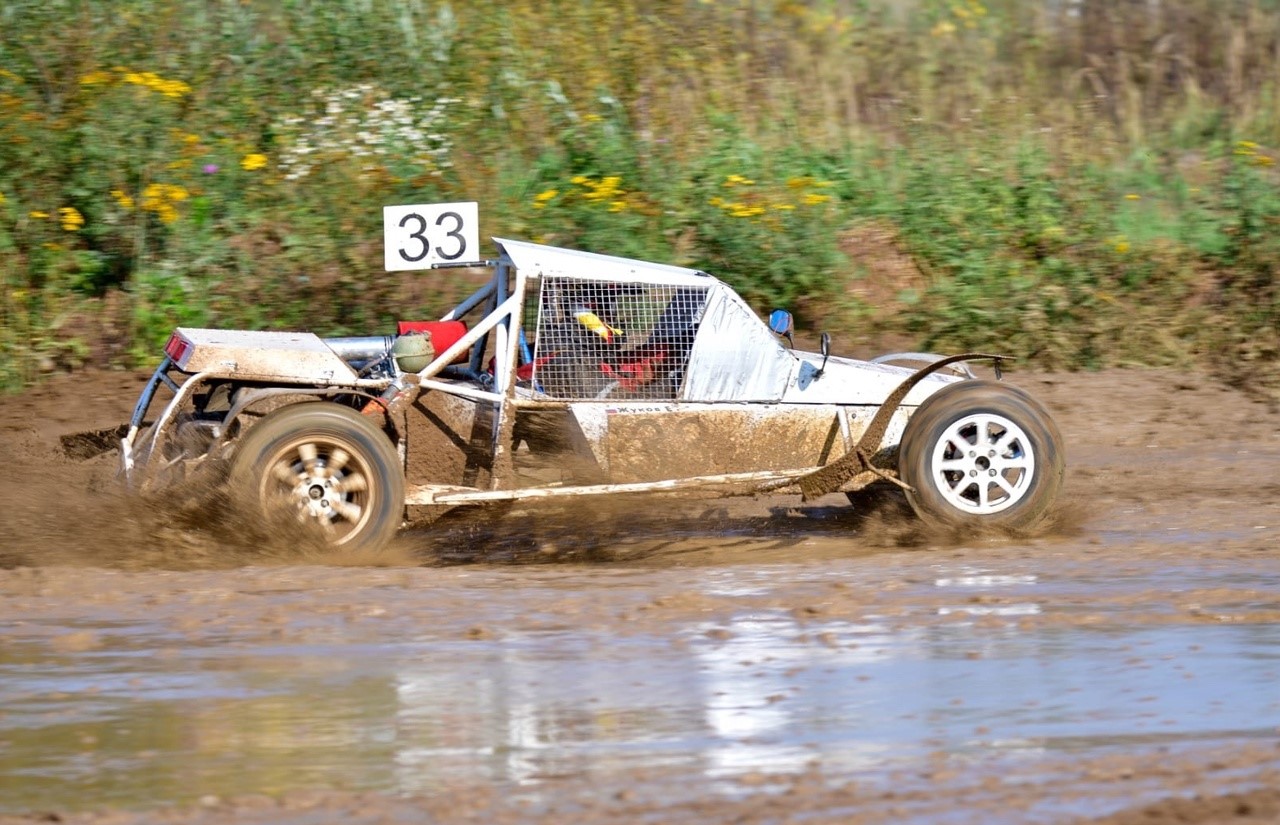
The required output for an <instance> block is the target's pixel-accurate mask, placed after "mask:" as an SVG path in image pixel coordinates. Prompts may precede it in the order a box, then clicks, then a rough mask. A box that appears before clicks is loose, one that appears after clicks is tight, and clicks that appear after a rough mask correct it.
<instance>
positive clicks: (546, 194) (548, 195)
mask: <svg viewBox="0 0 1280 825" xmlns="http://www.w3.org/2000/svg"><path fill="white" fill-rule="evenodd" d="M559 194H560V190H559V189H547V190H545V191H543V192H539V193H538V194H536V195H534V196H533V199H534V200H535V201H537V202H538V203H546V202H547V201H549V200H551V199H553V198H554V197H555V196H556V195H559Z"/></svg>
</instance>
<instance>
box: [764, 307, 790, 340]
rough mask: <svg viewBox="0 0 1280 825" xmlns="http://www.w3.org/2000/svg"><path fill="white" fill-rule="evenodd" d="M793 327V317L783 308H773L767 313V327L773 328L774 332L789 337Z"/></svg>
mask: <svg viewBox="0 0 1280 825" xmlns="http://www.w3.org/2000/svg"><path fill="white" fill-rule="evenodd" d="M794 328H795V319H793V318H792V317H791V313H790V312H787V311H786V310H785V309H775V310H774V311H773V312H771V313H769V329H771V330H773V332H774V334H776V335H785V336H786V337H787V338H790V337H791V333H792V331H793V330H794Z"/></svg>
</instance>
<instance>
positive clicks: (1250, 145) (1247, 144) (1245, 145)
mask: <svg viewBox="0 0 1280 825" xmlns="http://www.w3.org/2000/svg"><path fill="white" fill-rule="evenodd" d="M1236 146H1238V147H1240V148H1241V149H1257V148H1258V144H1256V143H1254V142H1253V141H1252V140H1241V141H1237V142H1236Z"/></svg>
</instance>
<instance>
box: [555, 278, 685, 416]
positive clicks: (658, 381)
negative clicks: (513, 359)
mask: <svg viewBox="0 0 1280 825" xmlns="http://www.w3.org/2000/svg"><path fill="white" fill-rule="evenodd" d="M706 300H707V288H706V287H689V286H670V285H665V284H644V283H639V284H637V283H619V282H617V281H592V280H584V279H580V278H566V277H554V276H548V277H544V278H543V282H542V292H541V298H540V300H539V304H538V324H537V329H538V331H537V342H536V345H535V347H534V370H533V381H534V385H535V386H536V387H538V388H539V389H540V390H541V391H542V392H544V393H545V394H547V395H548V396H550V397H552V398H557V399H563V400H571V401H581V400H589V399H594V398H616V399H628V398H646V399H674V398H676V396H677V393H679V391H680V384H681V382H682V381H683V380H684V369H685V365H686V364H687V363H688V361H689V353H690V351H691V350H692V349H693V336H694V333H695V332H696V331H697V328H698V322H699V321H700V320H701V319H702V311H703V307H704V306H705V304H706Z"/></svg>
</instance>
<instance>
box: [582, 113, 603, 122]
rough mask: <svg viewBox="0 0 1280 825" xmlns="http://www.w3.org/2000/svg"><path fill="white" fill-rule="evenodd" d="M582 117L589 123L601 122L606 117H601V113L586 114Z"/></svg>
mask: <svg viewBox="0 0 1280 825" xmlns="http://www.w3.org/2000/svg"><path fill="white" fill-rule="evenodd" d="M582 119H583V120H585V121H586V122H587V123H599V122H600V121H602V120H604V118H602V117H600V115H597V114H588V115H584V116H583V118H582Z"/></svg>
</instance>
